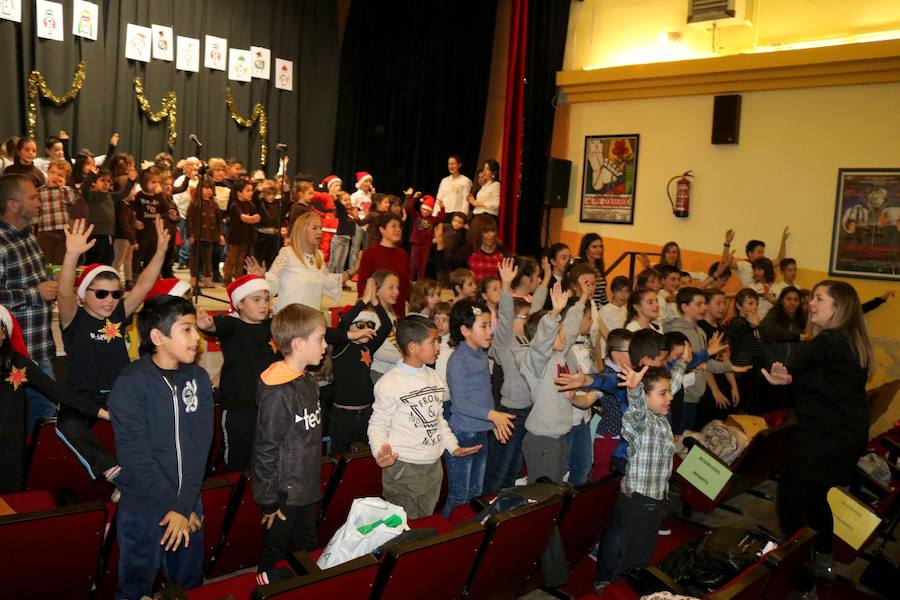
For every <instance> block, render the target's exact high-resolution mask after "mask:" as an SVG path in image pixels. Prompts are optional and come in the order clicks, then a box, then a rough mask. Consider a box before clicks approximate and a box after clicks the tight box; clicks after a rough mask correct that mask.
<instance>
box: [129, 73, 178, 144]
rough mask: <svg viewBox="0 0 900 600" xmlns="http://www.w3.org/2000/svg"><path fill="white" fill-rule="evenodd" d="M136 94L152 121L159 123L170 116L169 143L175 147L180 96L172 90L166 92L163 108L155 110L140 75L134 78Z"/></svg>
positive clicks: (145, 113)
mask: <svg viewBox="0 0 900 600" xmlns="http://www.w3.org/2000/svg"><path fill="white" fill-rule="evenodd" d="M134 95H135V96H137V101H138V104H139V105H140V107H141V111H143V113H144V115H146V116H147V118H148V119H149V120H150V121H151V122H152V123H159V122H160V121H162V120H163V119H165V118H167V117H168V119H169V138H168V144H169V147H170V148H174V147H175V140H177V139H178V120H177V116H178V97H177V96H176V95H175V92H174V91H171V90H170V91H168V92H166V95H165V96H163V101H162V110H160V111H158V112H153V109H152V108H150V101H149V100H147V98H145V97H144V82H143V81H141V78H140V76H137V77H135V78H134Z"/></svg>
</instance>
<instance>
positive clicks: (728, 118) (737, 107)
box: [712, 94, 741, 144]
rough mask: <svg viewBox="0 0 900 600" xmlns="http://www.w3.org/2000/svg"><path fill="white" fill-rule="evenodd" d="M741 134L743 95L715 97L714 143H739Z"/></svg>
mask: <svg viewBox="0 0 900 600" xmlns="http://www.w3.org/2000/svg"><path fill="white" fill-rule="evenodd" d="M740 136H741V95H740V94H728V95H727V96H716V97H715V98H714V99H713V125H712V143H713V144H737V143H738V140H739V139H740Z"/></svg>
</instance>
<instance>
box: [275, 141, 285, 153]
mask: <svg viewBox="0 0 900 600" xmlns="http://www.w3.org/2000/svg"><path fill="white" fill-rule="evenodd" d="M275 149H276V150H278V151H279V152H284V151H285V150H287V149H288V145H287V144H282V143H281V142H279V143H277V144H275Z"/></svg>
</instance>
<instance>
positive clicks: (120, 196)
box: [81, 167, 137, 280]
mask: <svg viewBox="0 0 900 600" xmlns="http://www.w3.org/2000/svg"><path fill="white" fill-rule="evenodd" d="M136 179H137V171H135V170H134V167H132V168H130V169H129V170H128V183H126V184H125V186H124V187H123V188H121V189H119V190H117V191H115V192H113V191H110V190H111V186H112V173H111V172H110V171H109V169H107V168H105V167H104V168H101V169H100V170H99V171H97V172H96V173H93V172H90V171H89V172H88V173H87V175H85V176H84V180H83V181H82V182H81V195H82V196H84V199H85V201H86V202H87V205H88V209H89V211H90V216H89V217H88V222H89V223H90V224H91V225H93V226H94V233H93V235H92V236H91V239H92V240H97V243H96V244H94V247H93V248H91V249H90V250H88V252H87V254H85V256H84V262H86V263H88V264H90V263H100V264H104V265H111V264H113V262H114V259H115V256H116V253H115V245H114V244H115V243H114V242H113V239H114V238H116V237H118V236H117V235H116V234H117V231H118V228H117V226H118V224H119V221H118V213H117V209H118V204H120V203H121V202H122V201H123V200H124V199H125V198H128V197H129V195H130V194H131V190H132V188H133V187H134V182H135V180H136ZM131 212H132V215H133V214H134V209H131ZM132 220H134V217H133V216H132ZM130 233H131V236H132V237H134V229H133V228H132V230H131V232H130ZM132 244H137V239H136V238H135V240H134V241H133V242H132ZM128 272H129V276H128V277H126V279H129V280H130V279H131V276H130V272H131V265H128Z"/></svg>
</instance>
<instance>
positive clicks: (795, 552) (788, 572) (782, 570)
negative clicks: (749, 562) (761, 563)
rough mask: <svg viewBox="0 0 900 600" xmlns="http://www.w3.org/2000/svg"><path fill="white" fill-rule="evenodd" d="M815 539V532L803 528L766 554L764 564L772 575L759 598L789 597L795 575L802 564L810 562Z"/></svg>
mask: <svg viewBox="0 0 900 600" xmlns="http://www.w3.org/2000/svg"><path fill="white" fill-rule="evenodd" d="M815 539H816V532H815V531H813V530H812V529H809V528H808V527H804V528H803V529H801V530H800V531H798V532H797V533H795V534H794V535H792V536H791V537H790V539H789V540H788V541H786V542H785V543H783V544H782V545H781V546H779V547H777V548H775V549H774V550H772V551H771V552H769V553H768V554H766V556H765V562H766V564H767V565H768V566H769V567H771V569H772V574H771V576H770V577H769V580H768V582H767V583H766V587H765V591H764V592H763V593H762V594H761V595H760V596H759V597H760V598H766V600H769V599H771V600H781V599H783V598H787V597H788V596H789V595H790V593H791V591H792V590H793V589H794V581H795V579H796V578H797V573H798V572H799V571H800V569H801V568H802V567H803V565H804V564H806V563H807V562H809V561H810V560H812V551H813V543H814V542H815Z"/></svg>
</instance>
